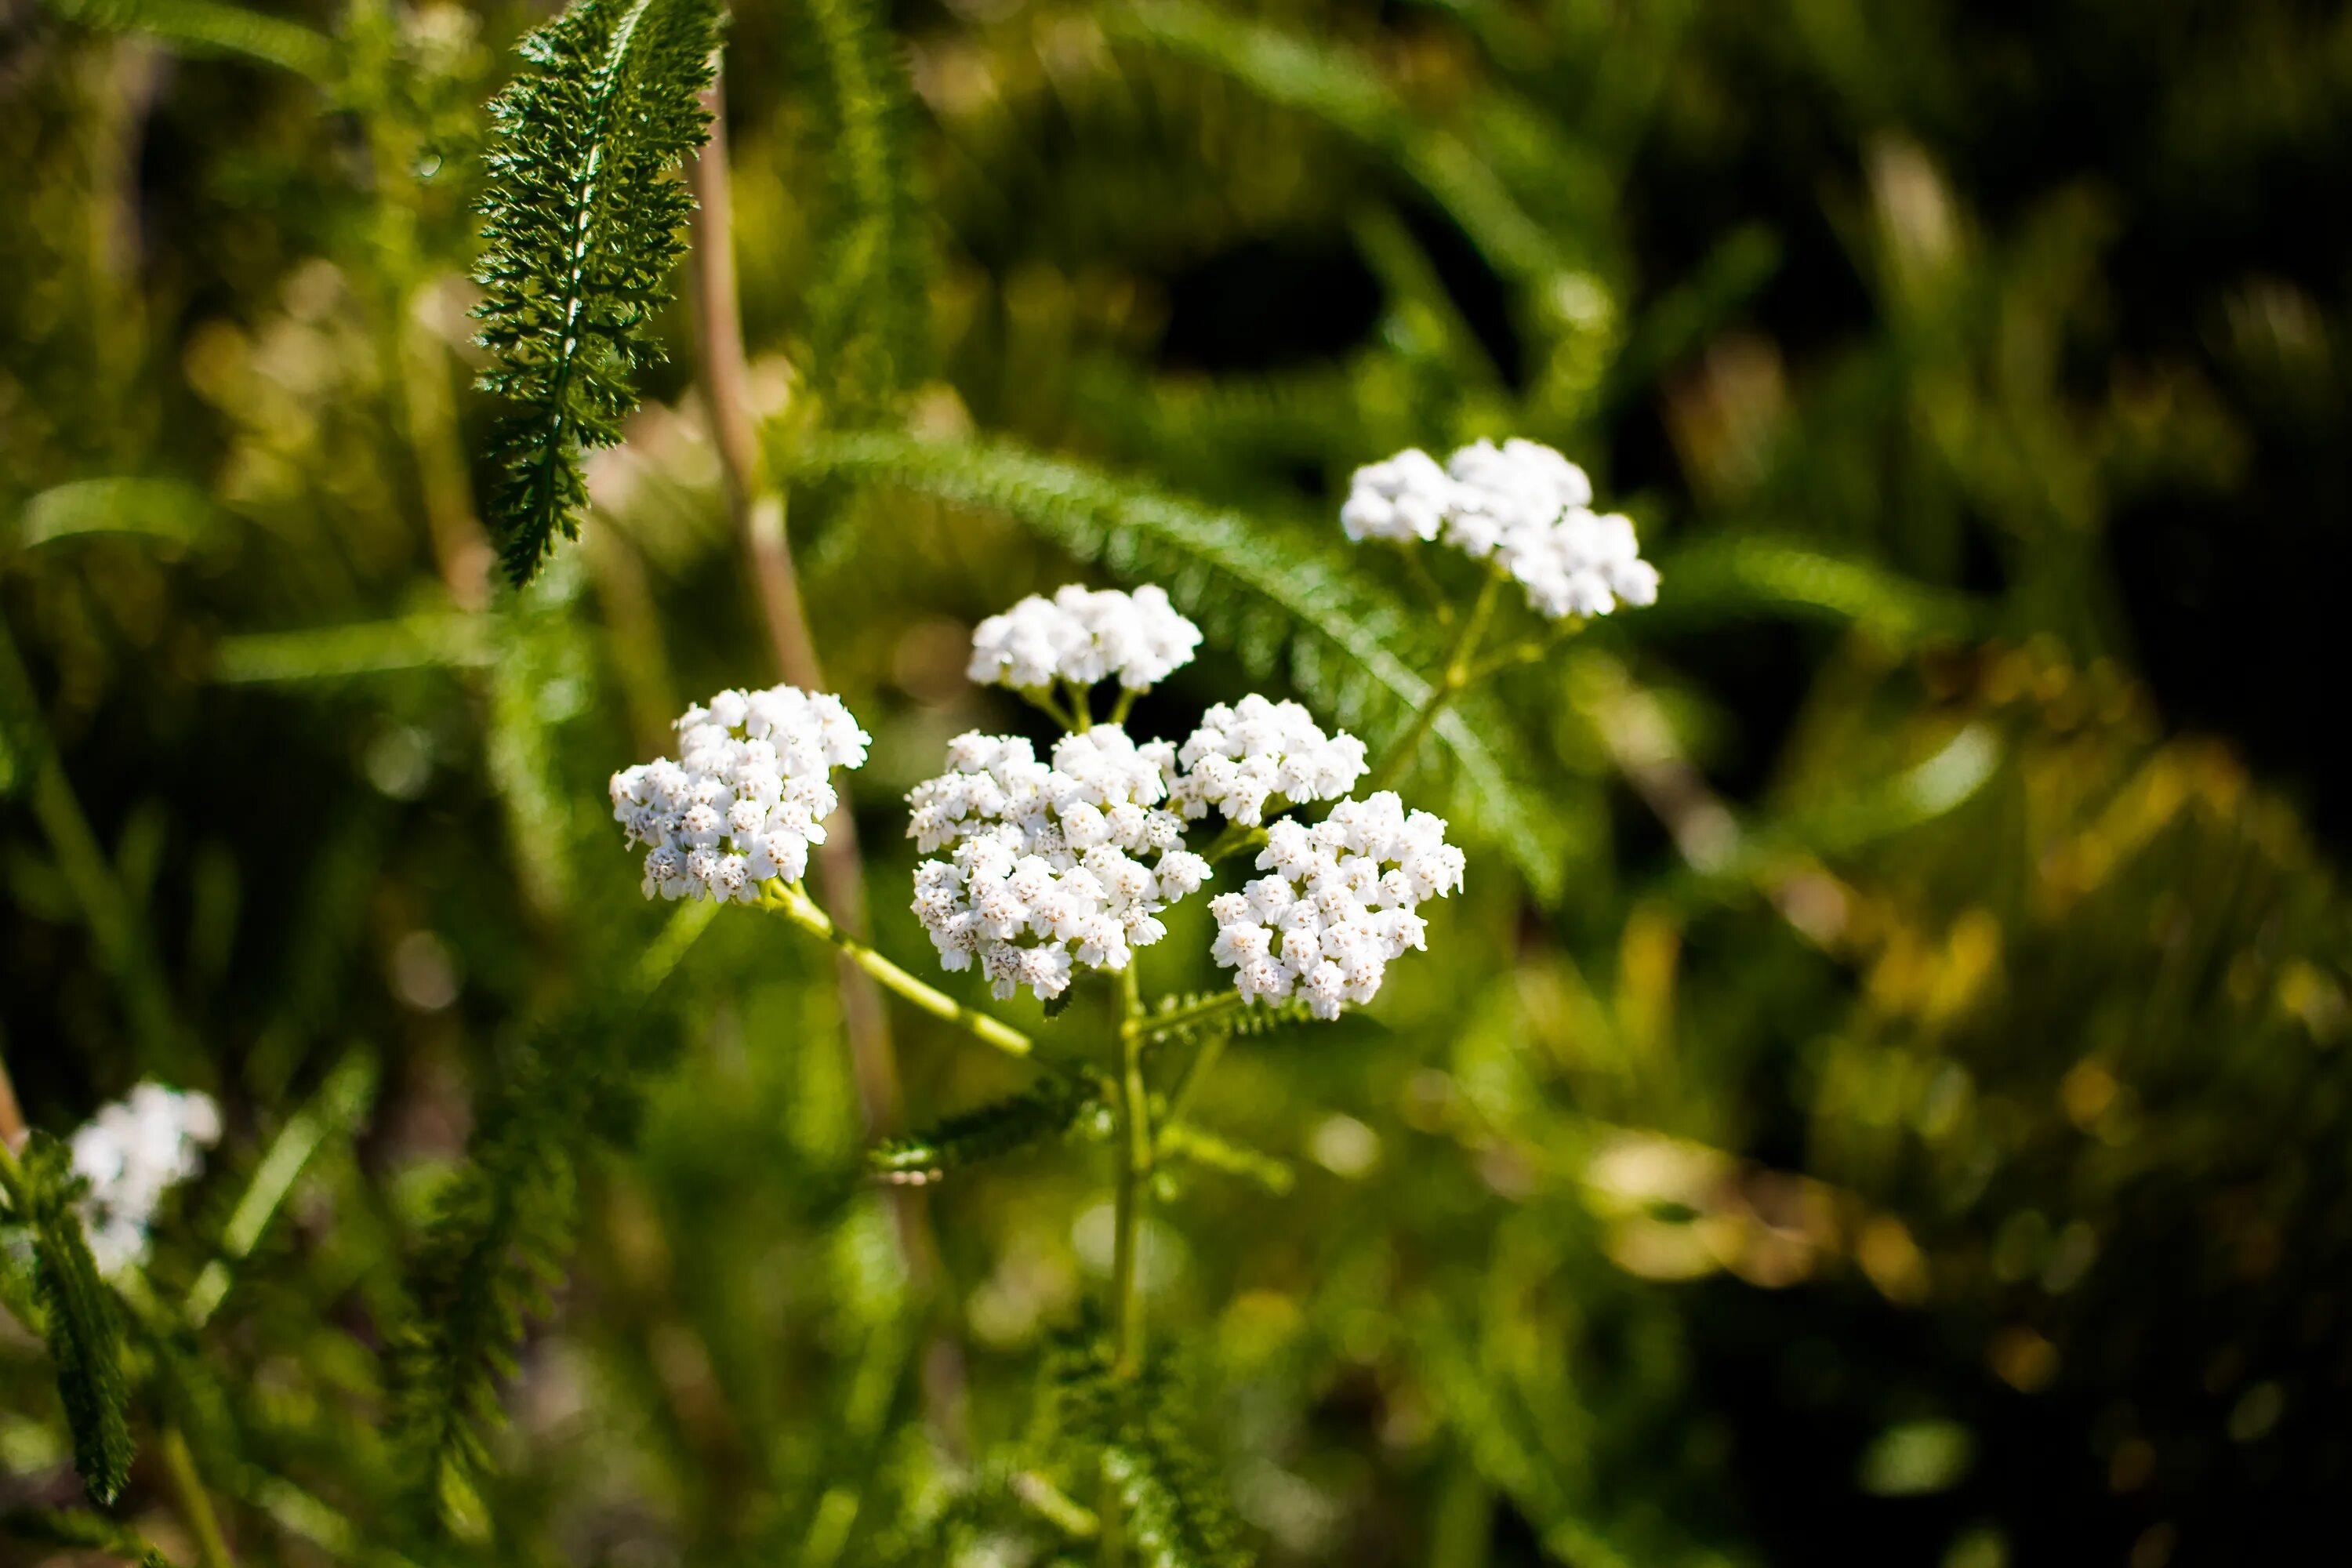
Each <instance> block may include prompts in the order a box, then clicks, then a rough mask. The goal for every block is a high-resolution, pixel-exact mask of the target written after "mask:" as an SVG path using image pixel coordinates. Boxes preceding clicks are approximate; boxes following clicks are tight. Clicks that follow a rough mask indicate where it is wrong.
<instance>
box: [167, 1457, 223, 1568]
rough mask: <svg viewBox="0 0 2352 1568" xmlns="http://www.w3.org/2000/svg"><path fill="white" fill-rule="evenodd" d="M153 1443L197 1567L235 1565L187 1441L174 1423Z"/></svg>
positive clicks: (214, 1567)
mask: <svg viewBox="0 0 2352 1568" xmlns="http://www.w3.org/2000/svg"><path fill="white" fill-rule="evenodd" d="M156 1446H157V1447H158V1448H160V1449H161V1450H162V1452H163V1476H164V1479H165V1480H166V1481H167V1482H168V1483H169V1484H170V1486H171V1489H172V1500H173V1502H175V1503H177V1504H178V1505H179V1510H180V1516H181V1518H182V1520H183V1521H184V1522H185V1523H186V1525H187V1527H188V1533H189V1534H190V1535H192V1536H194V1538H195V1542H196V1562H197V1563H199V1564H200V1565H201V1568H236V1559H235V1558H234V1557H231V1556H230V1555H229V1553H228V1542H226V1541H224V1540H222V1539H221V1530H220V1521H219V1519H218V1518H216V1517H215V1515H214V1513H213V1500H212V1499H211V1497H209V1496H208V1495H206V1493H205V1483H204V1478H203V1477H201V1476H199V1475H197V1474H196V1458H195V1456H194V1454H191V1453H189V1452H188V1440H187V1439H186V1438H185V1437H183V1436H180V1429H179V1428H178V1427H177V1426H166V1427H164V1428H163V1436H162V1438H161V1439H160V1440H159V1442H158V1443H157V1445H156Z"/></svg>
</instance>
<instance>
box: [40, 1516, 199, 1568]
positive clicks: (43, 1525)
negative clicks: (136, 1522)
mask: <svg viewBox="0 0 2352 1568" xmlns="http://www.w3.org/2000/svg"><path fill="white" fill-rule="evenodd" d="M0 1537H6V1538H9V1539H13V1540H16V1541H20V1542H24V1543H25V1544H26V1545H28V1546H63V1547H68V1548H79V1549H81V1550H83V1551H89V1552H107V1553H109V1554H110V1555H112V1556H115V1557H120V1558H121V1559H123V1560H124V1561H126V1562H131V1563H138V1564H139V1565H140V1568H172V1560H171V1559H170V1558H168V1557H166V1556H164V1555H163V1552H160V1551H158V1550H157V1549H156V1547H155V1546H154V1544H153V1543H152V1542H150V1541H149V1540H148V1539H147V1538H146V1537H145V1536H143V1535H142V1534H140V1533H139V1532H138V1531H135V1530H133V1529H131V1527H130V1526H129V1525H125V1524H118V1523H116V1522H115V1521H113V1520H110V1519H108V1518H106V1517H105V1516H104V1515H102V1514H95V1513H86V1512H84V1511H82V1510H79V1509H53V1508H38V1509H16V1510H12V1511H10V1512H7V1513H5V1514H0Z"/></svg>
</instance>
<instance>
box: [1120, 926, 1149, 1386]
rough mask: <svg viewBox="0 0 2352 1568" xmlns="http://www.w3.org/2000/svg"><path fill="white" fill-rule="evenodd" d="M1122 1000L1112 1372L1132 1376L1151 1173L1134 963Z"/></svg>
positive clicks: (1138, 1342) (1137, 1355)
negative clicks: (1145, 1202)
mask: <svg viewBox="0 0 2352 1568" xmlns="http://www.w3.org/2000/svg"><path fill="white" fill-rule="evenodd" d="M1119 978H1120V982H1121V984H1120V988H1119V989H1120V1001H1121V1003H1122V1005H1123V1011H1124V1014H1125V1017H1124V1020H1123V1021H1122V1023H1121V1024H1120V1026H1119V1031H1118V1047H1119V1058H1120V1063H1121V1068H1122V1071H1121V1074H1120V1078H1119V1094H1118V1119H1119V1131H1120V1133H1121V1137H1120V1140H1119V1151H1118V1186H1117V1187H1116V1188H1115V1189H1114V1192H1113V1194H1112V1215H1113V1223H1114V1226H1115V1229H1114V1231H1113V1244H1112V1249H1111V1310H1112V1313H1113V1322H1114V1324H1115V1325H1116V1331H1115V1335H1114V1340H1115V1355H1114V1359H1113V1361H1112V1363H1111V1370H1112V1373H1113V1374H1114V1375H1115V1376H1118V1377H1119V1378H1122V1379H1125V1378H1132V1377H1134V1376H1135V1375H1136V1374H1137V1373H1140V1372H1141V1371H1142V1370H1143V1270H1142V1268H1141V1258H1140V1256H1139V1254H1140V1252H1141V1250H1142V1243H1143V1235H1142V1228H1143V1199H1144V1184H1145V1183H1146V1182H1147V1181H1148V1180H1149V1179H1150V1175H1151V1110H1150V1104H1149V1103H1148V1101H1147V1100H1146V1099H1145V1090H1144V1083H1143V1037H1142V1034H1141V1033H1140V1032H1139V1030H1138V1029H1137V1028H1136V1027H1135V1022H1136V1020H1137V1019H1138V1018H1139V1017H1140V1016H1142V1013H1143V1000H1142V997H1141V996H1140V994H1139V993H1138V989H1137V984H1136V976H1135V964H1134V962H1133V961H1132V960H1129V963H1128V966H1127V968H1126V969H1125V970H1123V971H1121V972H1120V976H1119Z"/></svg>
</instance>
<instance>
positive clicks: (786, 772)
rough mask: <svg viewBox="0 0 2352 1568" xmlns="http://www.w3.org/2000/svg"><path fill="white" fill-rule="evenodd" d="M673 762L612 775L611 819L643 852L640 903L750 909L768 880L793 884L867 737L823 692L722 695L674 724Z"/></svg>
mask: <svg viewBox="0 0 2352 1568" xmlns="http://www.w3.org/2000/svg"><path fill="white" fill-rule="evenodd" d="M677 733H678V757H677V761H675V762H672V761H671V760H670V759H669V758H667V757H662V758H659V759H657V760H656V761H654V762H651V763H639V764H638V765H637V766H635V767H631V768H624V769H622V770H621V771H620V772H619V773H614V775H613V783H612V796H613V818H614V821H616V822H618V823H620V824H621V825H622V826H623V828H624V829H625V830H626V832H627V835H628V840H629V842H630V843H632V844H643V845H645V846H646V878H645V893H646V897H647V898H649V899H650V898H654V897H656V896H658V897H661V898H665V899H680V898H697V899H698V898H706V897H707V898H711V899H716V900H719V902H721V903H727V902H734V903H745V904H748V903H751V902H754V901H756V900H758V898H759V889H760V884H761V883H762V882H765V881H766V880H768V879H770V878H772V877H781V878H782V879H784V880H785V881H787V882H797V881H799V880H800V879H801V878H802V876H803V874H804V873H805V872H806V871H807V869H808V851H809V846H810V845H812V844H822V843H824V819H825V818H826V817H827V816H831V815H832V814H833V808H834V806H835V805H836V804H838V802H837V797H836V796H835V794H834V789H833V784H832V782H831V781H832V772H833V770H834V769H835V768H837V767H841V768H854V767H856V766H858V765H859V764H861V763H864V762H865V761H866V742H867V740H868V739H869V737H868V736H867V735H866V731H864V730H861V729H859V728H858V726H857V721H856V719H854V718H852V717H851V716H850V712H849V710H848V709H846V708H845V707H843V706H842V703H841V699H839V698H838V697H835V696H833V695H832V694H831V693H829V692H822V691H820V692H814V693H812V692H806V691H803V690H801V689H799V688H798V687H793V686H775V687H771V688H769V689H767V690H765V691H722V692H720V693H719V695H718V696H716V697H714V698H712V699H711V700H710V703H709V706H708V707H700V706H698V707H693V708H689V709H688V710H686V712H685V713H684V714H682V715H681V716H680V717H679V719H678V721H677Z"/></svg>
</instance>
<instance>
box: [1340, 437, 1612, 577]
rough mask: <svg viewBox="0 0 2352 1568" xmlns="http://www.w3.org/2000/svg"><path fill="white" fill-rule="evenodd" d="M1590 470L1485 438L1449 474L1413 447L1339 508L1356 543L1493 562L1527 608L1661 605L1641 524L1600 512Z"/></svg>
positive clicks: (1373, 468)
mask: <svg viewBox="0 0 2352 1568" xmlns="http://www.w3.org/2000/svg"><path fill="white" fill-rule="evenodd" d="M1591 507H1592V481H1591V479H1588V478H1586V477H1585V473H1584V470H1583V469H1582V468H1578V467H1577V466H1576V465H1575V464H1574V463H1571V462H1570V461H1569V460H1568V459H1567V458H1564V457H1562V456H1560V455H1559V453H1558V452H1556V451H1554V450H1552V448H1550V447H1546V446H1544V445H1542V444H1540V443H1539V442H1535V441H1523V440H1518V439H1516V438H1515V439H1512V440H1508V441H1506V442H1504V443H1503V444H1502V445H1501V446H1500V447H1497V446H1496V445H1495V444H1494V443H1493V442H1491V441H1479V442H1477V443H1475V444H1474V445H1472V446H1468V447H1463V448H1462V449H1461V450H1459V451H1457V452H1455V453H1454V456H1453V457H1451V458H1448V459H1446V463H1445V466H1444V468H1440V467H1439V466H1438V464H1437V460H1436V459H1435V458H1432V457H1431V456H1430V455H1429V454H1428V453H1426V452H1423V451H1422V450H1420V449H1419V448H1417V447H1409V448H1407V449H1406V450H1404V451H1402V452H1400V453H1398V454H1397V455H1396V456H1395V457H1393V458H1388V459H1387V460H1386V461H1384V462H1379V463H1373V464H1370V465H1369V466H1367V467H1365V468H1358V469H1357V470H1356V472H1355V476H1354V478H1353V479H1350V480H1349V487H1348V500H1347V502H1346V504H1345V505H1343V506H1342V507H1341V508H1340V509H1339V526H1340V527H1342V528H1343V529H1345V530H1346V531H1347V533H1348V537H1349V538H1350V539H1355V540H1365V539H1386V540H1395V541H1399V542H1402V541H1404V540H1408V539H1419V540H1435V539H1437V538H1439V537H1440V535H1441V534H1442V535H1443V536H1444V542H1446V543H1448V544H1450V545H1453V546H1454V548H1455V549H1457V550H1460V551H1461V552H1463V553H1465V554H1466V555H1468V556H1470V557H1471V558H1472V559H1473V560H1477V561H1484V560H1486V559H1488V558H1489V557H1492V558H1493V559H1494V560H1495V561H1496V563H1499V564H1500V565H1501V566H1502V568H1503V569H1504V570H1505V571H1507V572H1508V573H1509V574H1511V575H1512V576H1513V577H1514V578H1516V579H1517V581H1518V584H1519V585H1520V586H1521V587H1522V588H1524V589H1525V590H1526V591H1527V595H1528V604H1529V605H1533V606H1534V607H1535V608H1536V610H1537V611H1538V612H1539V613H1540V614H1542V615H1545V616H1550V617H1551V618H1552V619H1554V620H1558V619H1559V618H1560V617H1561V616H1605V615H1607V614H1608V613H1609V612H1610V611H1611V610H1612V609H1613V608H1615V607H1616V606H1617V605H1620V604H1627V605H1649V604H1654V603H1655V602H1656V601H1657V597H1658V572H1657V568H1656V567H1654V566H1652V565H1651V564H1650V563H1648V562H1646V561H1644V560H1643V559H1642V553H1641V545H1640V543H1639V542H1637V541H1636V540H1635V538H1634V537H1633V520H1632V519H1630V518H1628V517H1626V516H1624V515H1623V514H1622V513H1619V512H1612V513H1609V514H1607V515H1601V514H1597V513H1595V512H1594V511H1593V510H1591Z"/></svg>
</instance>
